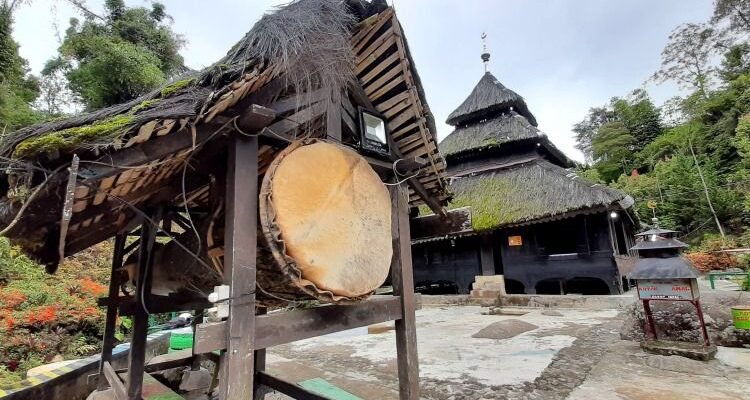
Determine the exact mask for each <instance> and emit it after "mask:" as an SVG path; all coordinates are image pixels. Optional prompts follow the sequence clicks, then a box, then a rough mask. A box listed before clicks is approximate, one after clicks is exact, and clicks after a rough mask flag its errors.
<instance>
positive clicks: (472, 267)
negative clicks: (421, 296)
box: [412, 236, 482, 293]
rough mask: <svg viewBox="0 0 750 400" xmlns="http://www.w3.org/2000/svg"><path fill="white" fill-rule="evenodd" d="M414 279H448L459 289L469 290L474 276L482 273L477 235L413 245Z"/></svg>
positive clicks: (466, 291)
mask: <svg viewBox="0 0 750 400" xmlns="http://www.w3.org/2000/svg"><path fill="white" fill-rule="evenodd" d="M412 259H413V265H414V283H415V285H416V286H417V287H419V286H420V284H424V283H426V282H438V281H448V282H453V283H454V284H456V286H457V287H458V292H459V293H469V290H470V285H471V284H472V283H473V282H474V277H475V276H477V275H481V274H482V272H481V271H482V269H481V266H480V260H479V239H478V237H477V236H472V237H466V238H456V239H453V241H451V240H450V239H446V240H440V241H437V242H429V243H423V244H417V245H413V246H412Z"/></svg>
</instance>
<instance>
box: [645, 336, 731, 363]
mask: <svg viewBox="0 0 750 400" xmlns="http://www.w3.org/2000/svg"><path fill="white" fill-rule="evenodd" d="M641 348H642V349H643V351H645V352H646V353H651V354H659V355H663V356H682V357H687V358H692V359H693V360H700V361H708V360H711V359H713V358H714V356H716V351H717V349H716V346H714V345H709V346H703V345H702V344H698V343H688V342H673V341H667V340H644V341H643V342H641Z"/></svg>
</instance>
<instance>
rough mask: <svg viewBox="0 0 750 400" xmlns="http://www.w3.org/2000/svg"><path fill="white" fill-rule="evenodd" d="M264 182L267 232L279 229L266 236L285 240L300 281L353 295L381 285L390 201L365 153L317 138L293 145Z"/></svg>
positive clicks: (388, 252)
mask: <svg viewBox="0 0 750 400" xmlns="http://www.w3.org/2000/svg"><path fill="white" fill-rule="evenodd" d="M263 185H264V191H267V192H268V193H269V195H268V196H267V199H266V201H268V202H270V204H269V205H268V206H269V207H270V208H272V209H273V213H272V214H271V215H272V216H273V221H262V222H264V233H267V232H274V231H275V232H278V235H276V236H277V237H276V238H268V237H267V239H275V240H276V241H277V242H282V246H279V248H280V249H281V251H282V252H283V253H284V256H285V257H286V258H287V261H288V260H289V259H291V260H293V262H294V265H295V267H296V269H297V270H298V271H299V274H300V278H301V279H300V283H301V284H302V285H303V286H309V285H310V284H311V285H313V286H314V288H315V289H317V290H320V291H325V292H330V293H332V294H333V295H334V298H335V297H338V296H343V297H348V298H354V297H358V296H365V295H368V294H370V293H372V292H373V291H374V290H375V289H376V288H378V287H379V286H380V285H382V284H383V282H384V281H385V279H386V277H387V275H388V271H389V268H390V263H391V258H392V256H393V247H392V241H391V200H390V195H389V193H388V190H387V189H386V187H385V185H383V183H382V182H381V180H380V178H379V177H378V175H377V174H376V173H375V171H373V170H372V168H371V167H370V165H369V164H368V163H367V161H366V160H365V159H364V158H363V157H362V156H360V155H359V154H358V153H356V152H355V151H353V150H352V149H350V148H348V147H344V146H340V145H337V144H331V143H327V142H322V141H315V142H313V143H312V144H308V145H300V146H296V147H292V148H290V149H286V150H285V151H283V152H282V153H280V155H279V156H277V158H276V159H275V160H274V162H273V163H272V165H271V166H270V167H269V170H268V172H267V173H266V176H265V178H264V184H263ZM263 200H264V199H263V198H261V201H263ZM268 224H272V225H274V226H273V229H270V230H268V229H266V228H267V226H266V225H268ZM308 289H309V287H308Z"/></svg>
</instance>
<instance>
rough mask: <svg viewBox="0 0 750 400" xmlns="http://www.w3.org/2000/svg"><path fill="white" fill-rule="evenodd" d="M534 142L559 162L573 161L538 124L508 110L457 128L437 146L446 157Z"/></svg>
mask: <svg viewBox="0 0 750 400" xmlns="http://www.w3.org/2000/svg"><path fill="white" fill-rule="evenodd" d="M526 140H528V141H536V142H537V143H539V144H540V145H542V146H544V148H545V149H546V150H547V151H548V152H549V153H550V154H552V155H553V156H554V157H555V158H556V159H558V160H559V161H560V163H561V164H562V165H566V166H569V165H572V164H573V162H572V161H571V160H570V159H568V157H566V156H565V154H563V152H561V151H560V150H559V149H558V148H557V147H555V145H554V144H552V142H551V141H550V140H549V139H548V138H547V135H545V134H544V133H542V131H540V130H539V129H537V127H535V126H533V125H531V124H530V123H529V121H528V120H527V119H526V117H524V116H523V115H521V114H519V113H517V112H515V111H509V112H505V113H502V114H500V115H498V116H496V117H494V118H490V119H486V120H482V121H480V122H477V123H473V124H470V125H466V126H461V127H458V128H456V129H455V130H454V131H453V132H451V133H450V135H448V136H447V137H446V138H445V139H443V141H442V142H440V144H439V145H438V147H439V148H440V152H441V153H442V154H443V156H444V157H446V158H453V157H456V156H459V155H461V154H464V153H469V152H474V151H483V150H488V149H492V148H500V147H501V145H503V144H505V143H511V142H520V141H526Z"/></svg>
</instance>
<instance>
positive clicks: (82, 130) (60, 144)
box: [14, 114, 135, 158]
mask: <svg viewBox="0 0 750 400" xmlns="http://www.w3.org/2000/svg"><path fill="white" fill-rule="evenodd" d="M134 121H135V117H133V116H132V115H129V114H123V115H115V116H113V117H110V118H105V119H103V120H100V121H97V122H95V123H93V124H91V125H82V126H76V127H72V128H67V129H63V130H59V131H51V132H47V133H45V134H43V135H41V136H34V137H31V138H28V139H26V140H24V141H22V142H21V143H19V144H18V146H16V148H15V151H14V156H15V157H19V158H26V157H32V156H34V155H36V154H40V153H47V152H53V151H66V150H71V149H73V148H75V147H77V146H79V145H81V144H92V145H93V144H97V143H102V142H111V140H112V139H113V138H115V137H117V136H120V135H122V134H124V133H125V132H127V131H128V130H129V129H130V128H131V126H132V124H133V122H134Z"/></svg>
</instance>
